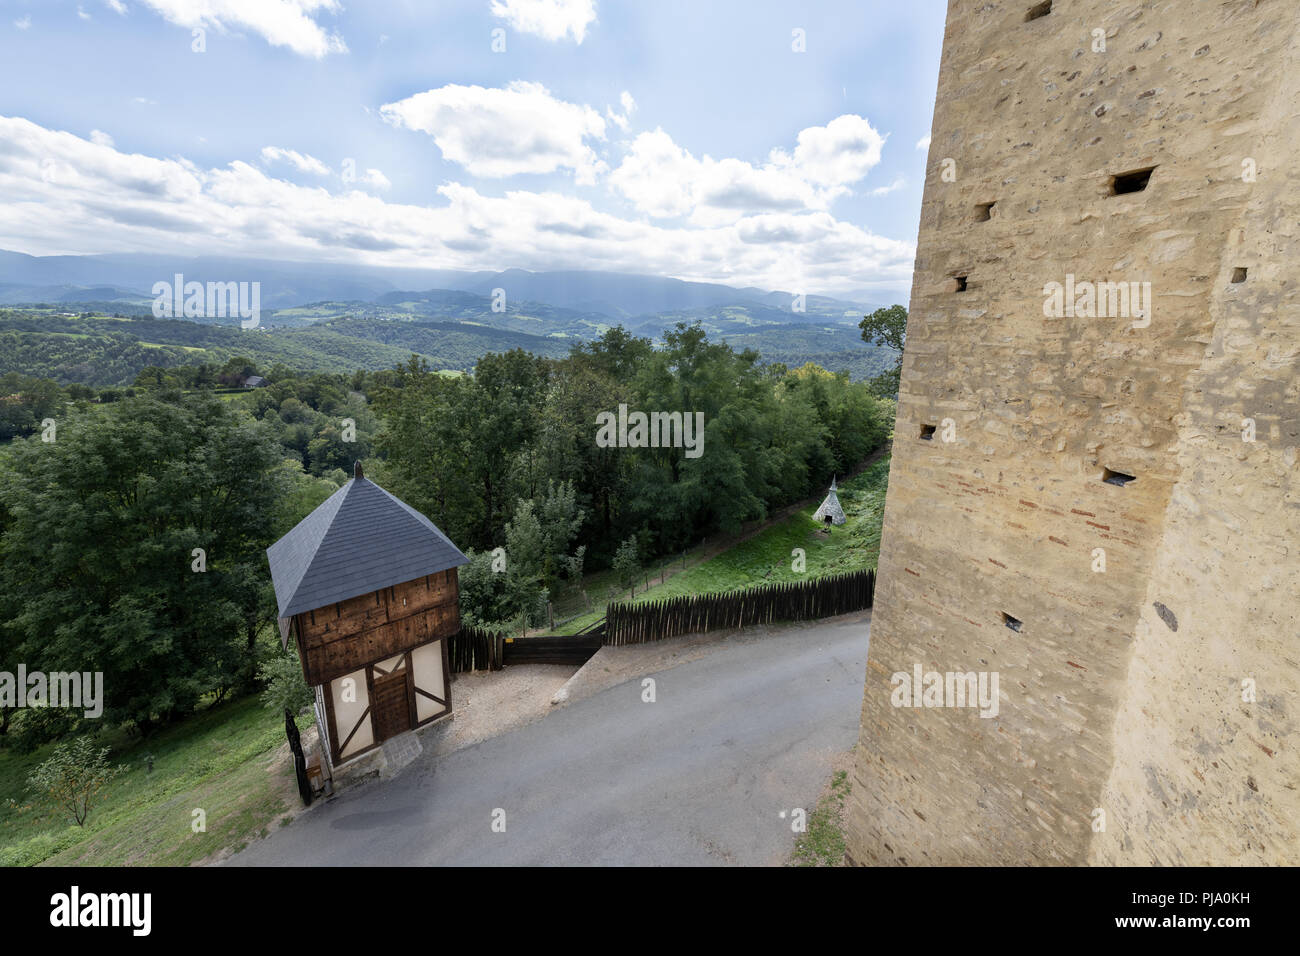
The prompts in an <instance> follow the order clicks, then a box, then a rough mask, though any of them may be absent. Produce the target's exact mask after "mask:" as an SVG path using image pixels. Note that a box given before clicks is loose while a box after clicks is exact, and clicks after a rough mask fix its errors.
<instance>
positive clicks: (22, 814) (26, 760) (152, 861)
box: [0, 697, 297, 866]
mask: <svg viewBox="0 0 1300 956" xmlns="http://www.w3.org/2000/svg"><path fill="white" fill-rule="evenodd" d="M113 743H114V741H113V740H111V739H107V738H106V739H104V740H103V741H101V742H100V745H101V746H112V745H113ZM284 743H285V738H284V723H283V720H282V719H280V718H278V717H276V716H275V715H274V714H272V713H270V712H269V711H268V710H267V709H266V708H264V707H263V706H262V704H261V701H260V700H258V699H257V698H256V697H247V698H244V699H242V700H237V701H233V702H228V703H225V704H222V705H220V706H218V707H214V708H212V709H211V710H208V711H206V712H204V713H201V714H198V715H196V716H194V717H192V718H190V719H189V720H186V721H185V722H184V723H181V724H178V725H176V726H175V727H171V728H168V729H167V730H164V731H161V732H159V734H158V735H157V736H156V737H154V738H153V739H151V740H148V741H145V742H136V743H131V744H126V745H125V746H123V747H122V748H121V749H119V748H118V747H112V758H111V759H112V761H113V763H115V764H117V763H123V764H126V765H127V767H128V770H127V772H126V773H124V774H122V775H121V776H119V777H118V778H117V779H116V780H114V781H113V782H112V783H111V784H109V786H108V787H107V788H106V789H105V790H104V791H103V792H101V794H100V797H99V801H98V803H92V805H91V810H90V816H89V818H88V819H87V820H86V825H85V827H84V828H83V827H78V826H76V824H73V823H71V820H70V818H68V817H53V818H51V817H50V816H48V815H45V816H42V815H38V813H37V811H36V809H34V808H30V807H28V806H27V804H28V803H29V801H30V800H31V795H30V794H28V793H27V792H26V781H27V776H28V774H29V773H31V771H32V770H33V769H34V768H35V767H36V765H37V764H39V763H40V762H41V761H42V760H44V759H45V757H46V756H48V754H49V750H50V747H48V746H47V747H43V748H41V749H39V750H37V751H36V752H35V753H32V754H21V755H20V754H13V753H10V752H8V751H0V864H2V865H5V866H33V865H36V864H39V863H46V864H54V865H64V866H67V865H98V866H103V865H108V866H117V865H137V866H138V865H143V866H158V865H168V866H178V865H179V866H183V865H186V864H190V863H194V862H195V861H198V860H202V859H204V858H205V857H208V856H211V855H212V854H214V853H217V852H219V851H221V850H223V849H225V848H227V847H232V846H234V847H238V846H242V845H243V843H245V842H246V841H247V840H248V839H249V838H250V837H251V836H252V835H254V834H257V833H261V832H265V831H266V830H268V829H269V828H270V826H272V825H273V823H274V821H275V820H276V818H277V817H281V816H282V815H283V814H284V813H285V812H286V811H287V810H288V809H289V807H290V804H289V803H288V800H297V791H296V789H294V788H295V784H294V783H293V781H292V779H291V777H290V775H289V773H288V771H287V768H288V766H289V764H288V760H287V758H286V760H282V761H277V762H276V765H275V767H274V769H268V765H269V764H270V762H271V760H272V757H273V755H274V754H275V753H276V751H278V750H279V749H280V748H281V747H282V745H284ZM286 753H287V750H286ZM149 754H153V757H154V763H153V771H152V773H150V772H148V770H147V769H146V766H147V759H148V755H149ZM11 801H12V802H11ZM195 809H202V810H203V811H204V813H205V814H206V817H207V819H206V824H207V830H206V832H204V833H194V832H193V830H192V829H191V822H192V821H193V819H194V810H195Z"/></svg>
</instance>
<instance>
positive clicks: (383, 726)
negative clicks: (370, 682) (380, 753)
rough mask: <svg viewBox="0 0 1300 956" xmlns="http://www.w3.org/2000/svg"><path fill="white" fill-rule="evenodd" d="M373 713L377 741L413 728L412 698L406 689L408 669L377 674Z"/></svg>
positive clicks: (372, 706)
mask: <svg viewBox="0 0 1300 956" xmlns="http://www.w3.org/2000/svg"><path fill="white" fill-rule="evenodd" d="M374 688H375V691H374V696H373V697H372V698H371V713H372V714H373V715H374V720H375V742H376V743H380V742H382V741H385V740H387V739H388V738H390V737H396V736H397V735H398V734H400V733H402V732H404V731H407V730H410V729H411V698H410V695H409V694H408V693H407V689H406V669H405V668H403V669H402V670H399V671H397V672H396V673H394V674H387V675H384V676H382V677H381V676H379V675H378V674H376V675H375V678H374Z"/></svg>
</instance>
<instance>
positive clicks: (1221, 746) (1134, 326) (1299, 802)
mask: <svg viewBox="0 0 1300 956" xmlns="http://www.w3.org/2000/svg"><path fill="white" fill-rule="evenodd" d="M1044 8H1047V9H1046V10H1044ZM1298 58H1300V5H1298V4H1296V3H1294V2H1282V0H1135V2H1119V0H1055V2H1052V3H1050V4H1048V3H1042V2H1034V0H1012V2H1006V0H951V2H950V4H949V8H948V22H947V29H946V33H945V37H944V49H943V58H942V61H941V67H940V76H939V87H938V96H937V101H936V104H935V112H934V123H933V129H932V138H931V146H930V155H929V161H928V173H927V182H926V188H925V198H924V201H923V206H922V212H921V228H920V236H919V240H918V246H917V258H916V271H915V277H914V281H913V287H912V300H911V309H910V313H909V318H908V328H907V348H906V353H905V356H904V362H903V375H902V385H901V390H900V394H899V408H898V420H897V425H896V431H895V441H894V454H893V463H892V468H891V472H890V483H889V495H888V500H887V504H886V509H885V525H884V535H883V544H882V548H881V555H880V565H879V578H878V582H879V583H878V586H877V591H876V610H875V612H874V615H873V618H874V619H873V622H872V635H871V648H870V653H869V657H868V665H867V672H866V689H865V695H864V699H863V708H862V730H861V739H860V744H859V748H858V760H857V764H856V767H855V770H854V780H853V784H854V785H853V791H852V794H851V797H850V802H849V812H848V830H849V853H850V858H851V859H852V860H853V861H854V862H856V863H861V864H909V865H927V864H954V863H977V864H1078V863H1096V864H1215V863H1291V864H1296V863H1300V790H1298V789H1297V788H1300V772H1298V771H1300V761H1297V759H1296V750H1295V737H1296V734H1297V728H1298V723H1297V719H1298V718H1300V713H1297V711H1298V709H1300V694H1298V692H1300V666H1298V660H1300V629H1298V627H1297V607H1300V499H1298V498H1297V493H1296V489H1297V467H1296V466H1297V453H1298V450H1300V375H1297V358H1298V356H1300V247H1298V245H1297V242H1298V240H1300V172H1297V162H1298V158H1297V157H1298V156H1300V63H1298V62H1297V59H1298ZM1148 171H1149V175H1147V173H1148ZM1132 174H1136V175H1132ZM989 204H992V205H991V207H990V206H989ZM1091 293H1096V294H1095V295H1093V294H1091ZM1049 313H1050V314H1049ZM930 428H933V432H932V433H931V434H929V437H928V438H923V437H922V435H923V434H925V433H929V431H930ZM1251 439H1253V440H1251ZM1125 476H1131V478H1132V480H1126V478H1125ZM1108 478H1109V479H1110V480H1106V479H1108ZM918 664H919V665H920V666H921V668H922V670H923V671H924V672H937V673H940V674H945V673H948V672H955V673H971V672H974V673H980V672H989V673H996V674H997V675H998V679H999V682H998V687H999V702H998V708H997V714H996V716H981V715H980V711H979V710H978V709H976V708H973V707H969V706H967V707H960V706H896V703H897V694H896V693H895V692H894V685H895V684H896V682H895V681H894V680H893V675H895V674H896V673H900V672H902V673H907V674H909V675H910V674H912V673H913V671H914V668H915V667H916V665H918ZM939 700H940V702H944V701H945V700H946V702H947V703H952V701H951V700H950V699H945V698H939ZM914 703H915V702H914Z"/></svg>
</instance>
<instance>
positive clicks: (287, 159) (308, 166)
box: [262, 146, 330, 176]
mask: <svg viewBox="0 0 1300 956" xmlns="http://www.w3.org/2000/svg"><path fill="white" fill-rule="evenodd" d="M262 162H264V163H266V164H268V165H269V164H271V163H277V162H278V163H288V164H289V165H291V166H293V167H294V168H295V169H297V170H298V171H299V172H302V173H311V174H312V175H313V176H328V175H329V174H330V168H329V167H328V166H326V165H325V164H324V163H322V162H321V161H320V160H319V159H317V158H316V157H315V156H310V155H308V154H306V153H300V152H298V151H297V150H294V149H281V148H280V147H279V146H263V147H262Z"/></svg>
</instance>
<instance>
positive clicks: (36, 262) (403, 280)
mask: <svg viewBox="0 0 1300 956" xmlns="http://www.w3.org/2000/svg"><path fill="white" fill-rule="evenodd" d="M177 273H180V274H182V275H184V276H185V280H186V281H187V282H203V283H207V282H254V281H256V282H260V283H261V294H262V308H263V309H287V308H294V307H298V306H304V305H309V304H311V303H315V302H372V301H377V300H379V299H380V298H381V297H383V296H386V295H389V294H391V293H396V292H402V291H404V290H450V291H458V292H469V293H475V294H478V295H491V294H492V292H493V290H494V289H504V290H505V296H506V301H507V302H511V301H529V302H540V303H544V304H546V305H550V306H555V307H558V308H564V309H572V310H574V311H578V312H587V313H595V314H600V315H604V316H608V317H609V318H613V319H616V320H626V319H629V318H633V317H635V316H642V315H651V314H654V313H658V312H668V311H681V310H689V309H699V308H707V307H710V306H719V305H726V304H730V303H738V302H747V303H754V304H757V305H762V306H766V307H769V308H774V309H785V310H787V311H789V310H791V306H792V303H793V302H794V294H793V293H790V292H772V291H765V290H763V289H755V288H752V287H745V288H734V287H732V286H727V285H719V284H717V283H711V282H687V281H684V280H681V279H670V278H664V277H662V276H647V275H631V274H627V273H618V272H590V271H586V272H584V271H567V272H526V271H524V270H522V269H507V270H505V271H504V272H464V271H457V270H449V269H387V268H380V267H375V266H340V265H338V264H333V263H329V264H322V263H303V262H278V261H267V260H259V259H238V258H220V257H214V256H200V257H188V258H187V257H180V256H160V255H139V254H109V255H99V256H29V255H26V254H25V253H21V252H7V251H2V250H0V304H7V305H16V304H26V303H35V302H48V303H56V302H62V303H76V302H115V301H120V302H122V303H124V304H134V305H139V304H148V303H150V302H152V300H153V294H152V291H151V290H152V289H153V286H154V283H155V282H159V281H166V282H170V281H171V280H172V277H173V276H174V275H176V274H177ZM807 301H808V302H809V303H814V302H818V303H821V304H822V306H823V309H821V310H819V311H820V312H821V313H822V314H824V312H825V308H824V307H826V306H829V305H831V304H841V303H842V305H843V307H844V309H845V310H848V311H853V310H860V309H862V308H866V307H872V308H874V307H875V306H874V305H872V304H871V303H867V302H858V301H853V302H848V301H842V300H837V299H832V298H827V297H822V296H813V295H809V296H808V297H807ZM881 304H888V303H881ZM791 314H793V315H795V316H796V317H797V316H798V315H799V313H791ZM796 321H797V318H796Z"/></svg>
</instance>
